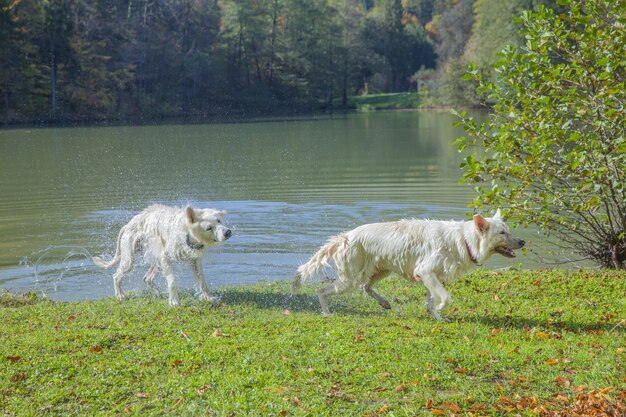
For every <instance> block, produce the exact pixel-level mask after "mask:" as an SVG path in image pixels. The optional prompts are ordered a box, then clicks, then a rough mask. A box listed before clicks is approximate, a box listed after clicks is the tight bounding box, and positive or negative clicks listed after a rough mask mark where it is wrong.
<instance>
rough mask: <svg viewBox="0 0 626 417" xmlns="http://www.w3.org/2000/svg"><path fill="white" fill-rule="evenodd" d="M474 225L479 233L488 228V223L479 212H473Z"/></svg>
mask: <svg viewBox="0 0 626 417" xmlns="http://www.w3.org/2000/svg"><path fill="white" fill-rule="evenodd" d="M474 225H475V226H476V228H477V229H478V231H479V232H480V233H484V232H485V230H487V229H489V223H487V220H486V219H485V218H484V217H483V216H481V215H480V214H474Z"/></svg>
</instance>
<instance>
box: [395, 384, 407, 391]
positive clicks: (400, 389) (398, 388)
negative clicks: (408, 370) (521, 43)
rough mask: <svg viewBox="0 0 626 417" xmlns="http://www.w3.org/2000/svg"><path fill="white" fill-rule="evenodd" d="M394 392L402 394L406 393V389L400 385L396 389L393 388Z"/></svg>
mask: <svg viewBox="0 0 626 417" xmlns="http://www.w3.org/2000/svg"><path fill="white" fill-rule="evenodd" d="M394 390H395V391H396V392H402V391H406V387H405V386H404V385H402V384H400V385H398V386H397V387H395V388H394Z"/></svg>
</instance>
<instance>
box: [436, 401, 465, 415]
mask: <svg viewBox="0 0 626 417" xmlns="http://www.w3.org/2000/svg"><path fill="white" fill-rule="evenodd" d="M441 406H442V407H443V408H446V409H448V410H450V411H451V412H453V413H460V412H461V407H459V405H458V404H457V403H451V402H447V401H445V402H444V403H443V404H441Z"/></svg>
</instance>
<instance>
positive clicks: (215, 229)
mask: <svg viewBox="0 0 626 417" xmlns="http://www.w3.org/2000/svg"><path fill="white" fill-rule="evenodd" d="M225 215H226V212H225V211H221V210H214V209H194V208H192V207H187V208H186V209H185V216H186V218H187V227H188V228H189V232H191V234H192V235H193V237H194V238H196V239H198V240H199V241H200V242H201V243H202V244H204V245H208V246H213V245H216V244H218V243H220V242H223V241H225V240H227V239H228V238H229V237H231V235H232V232H231V230H230V229H229V228H228V227H226V226H225V225H224V216H225Z"/></svg>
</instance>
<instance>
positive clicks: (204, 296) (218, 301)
mask: <svg viewBox="0 0 626 417" xmlns="http://www.w3.org/2000/svg"><path fill="white" fill-rule="evenodd" d="M198 298H199V299H200V300H202V301H208V302H209V303H211V304H213V305H214V306H219V305H220V304H221V302H222V299H221V298H220V297H216V296H214V295H210V294H206V293H201V294H200V296H199V297H198Z"/></svg>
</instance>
